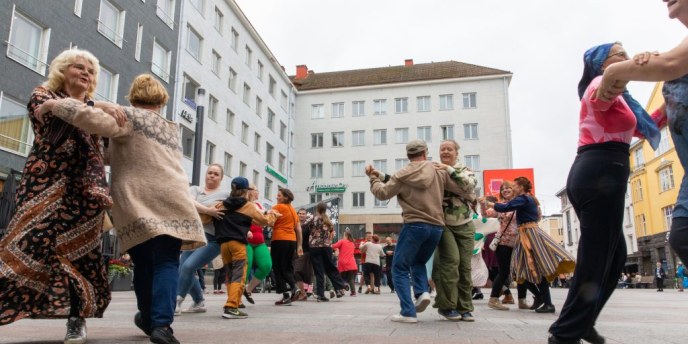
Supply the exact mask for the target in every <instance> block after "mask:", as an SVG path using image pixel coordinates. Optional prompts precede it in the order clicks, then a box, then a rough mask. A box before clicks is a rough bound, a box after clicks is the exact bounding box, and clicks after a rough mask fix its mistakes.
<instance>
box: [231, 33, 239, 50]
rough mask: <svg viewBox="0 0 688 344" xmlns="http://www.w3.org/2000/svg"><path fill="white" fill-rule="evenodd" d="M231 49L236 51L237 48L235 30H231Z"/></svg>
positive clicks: (237, 41)
mask: <svg viewBox="0 0 688 344" xmlns="http://www.w3.org/2000/svg"><path fill="white" fill-rule="evenodd" d="M231 44H232V49H233V50H234V51H237V49H238V48H239V33H238V32H237V30H236V29H234V28H232V42H231Z"/></svg>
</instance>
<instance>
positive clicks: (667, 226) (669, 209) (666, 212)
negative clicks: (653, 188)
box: [662, 204, 674, 231]
mask: <svg viewBox="0 0 688 344" xmlns="http://www.w3.org/2000/svg"><path fill="white" fill-rule="evenodd" d="M673 213H674V205H673V204H672V205H669V206H666V207H664V208H662V215H663V216H664V221H663V222H664V230H665V231H669V230H671V218H672V215H673Z"/></svg>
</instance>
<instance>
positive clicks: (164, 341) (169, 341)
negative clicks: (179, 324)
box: [150, 327, 179, 344]
mask: <svg viewBox="0 0 688 344" xmlns="http://www.w3.org/2000/svg"><path fill="white" fill-rule="evenodd" d="M150 341H151V342H153V343H156V344H179V341H178V340H177V338H174V332H173V331H172V329H171V328H169V327H156V328H154V329H153V332H152V333H151V336H150Z"/></svg>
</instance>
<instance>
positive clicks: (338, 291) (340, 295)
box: [336, 290, 344, 299]
mask: <svg viewBox="0 0 688 344" xmlns="http://www.w3.org/2000/svg"><path fill="white" fill-rule="evenodd" d="M336 294H337V295H336V296H337V298H338V299H340V298H342V297H343V296H344V290H337V293H336Z"/></svg>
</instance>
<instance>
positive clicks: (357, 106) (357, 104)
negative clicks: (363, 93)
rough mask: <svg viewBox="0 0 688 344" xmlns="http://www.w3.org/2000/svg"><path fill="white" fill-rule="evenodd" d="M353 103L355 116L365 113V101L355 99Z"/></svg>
mask: <svg viewBox="0 0 688 344" xmlns="http://www.w3.org/2000/svg"><path fill="white" fill-rule="evenodd" d="M351 105H352V110H351V111H352V115H353V116H354V117H358V116H363V115H365V102H364V101H354V102H352V103H351Z"/></svg>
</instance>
